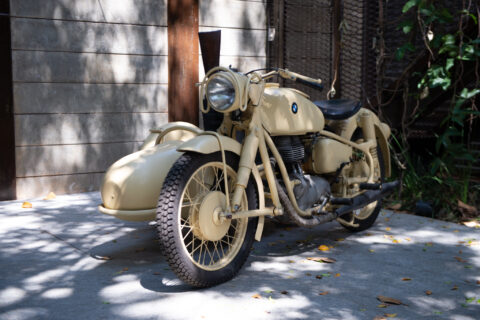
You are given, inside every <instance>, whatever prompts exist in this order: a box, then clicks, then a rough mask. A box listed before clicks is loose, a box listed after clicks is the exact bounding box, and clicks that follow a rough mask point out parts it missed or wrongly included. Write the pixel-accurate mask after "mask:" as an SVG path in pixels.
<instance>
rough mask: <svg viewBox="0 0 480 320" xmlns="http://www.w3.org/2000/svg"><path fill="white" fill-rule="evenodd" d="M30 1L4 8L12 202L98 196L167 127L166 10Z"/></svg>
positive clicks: (103, 1)
mask: <svg viewBox="0 0 480 320" xmlns="http://www.w3.org/2000/svg"><path fill="white" fill-rule="evenodd" d="M28 3H29V4H30V5H27V1H18V2H13V3H12V16H14V17H13V18H12V32H13V34H12V49H13V56H14V57H13V58H14V59H13V61H14V63H13V77H14V82H15V90H14V91H15V93H14V95H15V96H14V100H15V114H16V133H15V134H16V141H17V152H16V153H17V177H18V182H17V186H18V197H19V198H27V197H33V196H40V195H44V194H46V193H48V191H54V192H55V193H57V194H61V193H72V192H80V191H93V190H97V189H98V187H99V185H100V181H101V177H102V172H104V171H105V170H106V169H107V167H108V166H109V165H110V164H111V163H113V162H114V161H115V160H117V159H118V158H120V157H122V156H124V155H126V154H129V153H131V152H133V151H135V150H137V149H138V147H139V145H140V143H141V142H142V141H143V139H144V138H145V137H146V136H147V135H148V133H149V132H148V130H149V129H150V128H152V127H156V126H158V125H160V124H163V123H165V122H166V121H167V78H168V77H167V28H166V11H165V10H166V7H165V5H164V3H163V2H162V1H155V2H154V1H147V2H145V3H144V2H141V3H140V2H133V1H123V2H122V4H121V5H119V4H118V3H114V2H113V1H111V0H100V1H85V2H81V3H80V2H79V3H78V4H77V3H75V4H74V3H67V2H64V1H55V2H52V3H49V4H48V5H45V6H44V5H43V4H41V3H38V4H33V3H30V2H28ZM152 10H158V12H157V13H153V11H152ZM38 18H40V19H38Z"/></svg>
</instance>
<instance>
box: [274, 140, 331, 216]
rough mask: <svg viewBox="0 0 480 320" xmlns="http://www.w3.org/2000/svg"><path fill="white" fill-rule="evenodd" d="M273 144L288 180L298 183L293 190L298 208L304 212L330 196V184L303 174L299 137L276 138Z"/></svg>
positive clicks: (301, 147) (313, 176) (303, 155)
mask: <svg viewBox="0 0 480 320" xmlns="http://www.w3.org/2000/svg"><path fill="white" fill-rule="evenodd" d="M274 142H275V146H276V147H277V149H278V151H279V153H280V155H281V156H282V159H283V162H284V163H285V166H286V167H287V171H288V173H289V176H290V179H291V180H297V181H299V182H300V183H298V184H297V185H296V186H295V187H294V188H293V192H294V194H295V198H296V199H297V204H298V206H299V207H300V208H301V209H302V210H305V209H308V208H311V207H312V206H314V205H315V204H317V203H321V202H322V199H323V197H325V196H326V195H329V194H330V184H329V183H328V181H327V180H325V179H323V178H321V177H319V176H315V175H309V174H304V172H303V170H302V163H303V162H305V159H306V157H305V146H304V144H303V142H302V140H301V139H300V137H299V136H277V137H275V138H274Z"/></svg>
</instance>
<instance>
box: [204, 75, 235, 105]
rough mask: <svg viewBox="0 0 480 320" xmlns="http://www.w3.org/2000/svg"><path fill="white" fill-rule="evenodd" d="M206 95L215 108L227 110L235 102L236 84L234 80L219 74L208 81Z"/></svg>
mask: <svg viewBox="0 0 480 320" xmlns="http://www.w3.org/2000/svg"><path fill="white" fill-rule="evenodd" d="M206 95H207V99H208V102H209V103H210V105H211V106H212V108H213V109H215V110H216V111H219V112H225V111H226V110H228V109H229V108H230V107H231V106H232V105H233V103H234V102H235V97H236V92H235V86H234V84H233V83H232V81H230V80H229V79H227V78H226V77H224V76H222V75H221V74H219V75H217V76H214V77H213V78H212V79H211V80H210V81H208V83H207V89H206Z"/></svg>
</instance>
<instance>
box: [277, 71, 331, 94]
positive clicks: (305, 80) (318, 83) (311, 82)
mask: <svg viewBox="0 0 480 320" xmlns="http://www.w3.org/2000/svg"><path fill="white" fill-rule="evenodd" d="M278 75H279V76H280V77H282V78H284V79H288V80H292V81H295V82H298V83H301V84H304V85H306V86H309V87H311V88H313V89H318V90H322V89H323V83H322V80H321V79H313V78H310V77H307V76H304V75H301V74H298V73H296V72H292V71H289V70H288V69H278Z"/></svg>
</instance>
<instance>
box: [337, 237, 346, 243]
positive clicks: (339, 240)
mask: <svg viewBox="0 0 480 320" xmlns="http://www.w3.org/2000/svg"><path fill="white" fill-rule="evenodd" d="M335 241H338V242H342V241H345V239H344V238H338V239H335Z"/></svg>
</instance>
